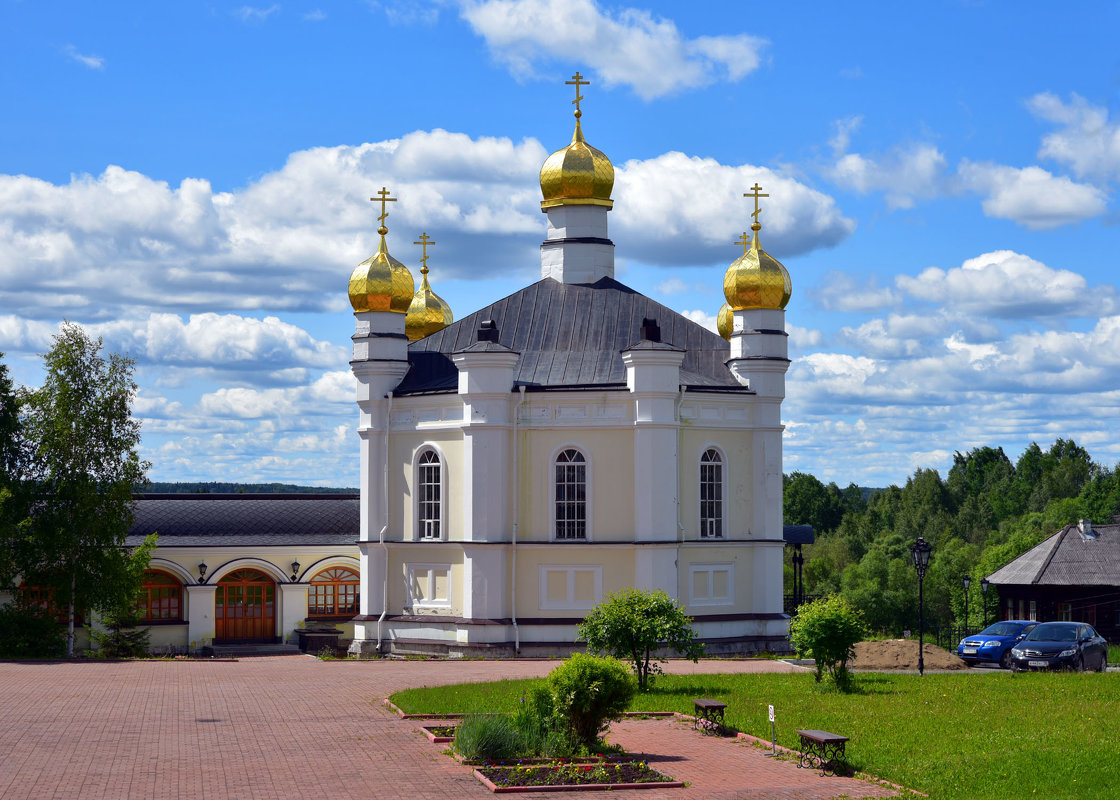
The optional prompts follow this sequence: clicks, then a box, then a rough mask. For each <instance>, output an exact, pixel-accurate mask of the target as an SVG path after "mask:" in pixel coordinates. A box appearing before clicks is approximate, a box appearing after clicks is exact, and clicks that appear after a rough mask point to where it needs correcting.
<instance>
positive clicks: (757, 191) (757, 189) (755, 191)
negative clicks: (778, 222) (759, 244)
mask: <svg viewBox="0 0 1120 800" xmlns="http://www.w3.org/2000/svg"><path fill="white" fill-rule="evenodd" d="M761 192H762V187H761V186H759V185H758V182H757V181H756V182H755V184H754V186H752V187H751V190H750V191H749V192H746V193H745V194H744V195H743V197H753V198H754V213H753V214H751V216H752V217H754V224H755V225H757V224H758V214H759V211H760V209H759V207H758V198H760V197H769V196H770V195H768V194H762V193H761ZM745 235H746V234H744V236H745Z"/></svg>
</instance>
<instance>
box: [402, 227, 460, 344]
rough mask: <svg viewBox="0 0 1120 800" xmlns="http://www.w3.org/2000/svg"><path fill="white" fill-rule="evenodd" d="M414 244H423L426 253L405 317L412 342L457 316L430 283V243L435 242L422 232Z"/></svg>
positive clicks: (449, 322)
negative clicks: (418, 286)
mask: <svg viewBox="0 0 1120 800" xmlns="http://www.w3.org/2000/svg"><path fill="white" fill-rule="evenodd" d="M413 244H419V245H423V247H424V255H423V256H422V258H421V260H420V288H419V289H417V290H416V294H414V295H413V296H412V303H411V304H410V305H409V307H408V314H407V315H406V316H405V318H404V332H405V335H407V336H408V340H409V341H410V342H415V341H416V340H418V339H423V338H424V337H425V336H431V335H432V334H433V333H435V332H436V331H440V330H443V329H444V328H446V327H447V326H448V325H450V324H451V323H452V322H454V321H455V317H454V316H452V314H451V306H449V305H447V301H445V300H444V299H443V298H442V297H440V296H439V295H438V294H436V293H435V292H433V291H432V286H431V284H429V283H428V245H430V244H435V242H433V241H432V240H431V239H429V238H428V234H426V233H422V234H420V241H418V242H413Z"/></svg>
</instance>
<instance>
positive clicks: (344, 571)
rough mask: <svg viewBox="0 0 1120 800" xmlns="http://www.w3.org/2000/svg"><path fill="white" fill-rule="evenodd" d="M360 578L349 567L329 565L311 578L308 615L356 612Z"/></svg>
mask: <svg viewBox="0 0 1120 800" xmlns="http://www.w3.org/2000/svg"><path fill="white" fill-rule="evenodd" d="M360 585H361V579H360V578H359V577H358V573H357V572H355V571H354V570H352V569H350V568H349V567H329V568H327V569H325V570H323V571H322V572H320V573H319V574H318V575H316V576H315V577H314V578H312V579H311V588H310V590H309V591H308V593H307V616H308V617H318V618H323V617H344V618H349V617H353V616H354V615H356V614H357V613H358V587H359V586H360Z"/></svg>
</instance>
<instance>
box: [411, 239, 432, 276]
mask: <svg viewBox="0 0 1120 800" xmlns="http://www.w3.org/2000/svg"><path fill="white" fill-rule="evenodd" d="M413 244H418V245H420V246H421V247H423V253H424V254H423V255H422V256H420V271H421V272H424V273H427V271H428V245H430V244H435V242H433V241H432V240H431V239H430V238H429V237H428V234H426V233H422V234H420V241H418V242H413Z"/></svg>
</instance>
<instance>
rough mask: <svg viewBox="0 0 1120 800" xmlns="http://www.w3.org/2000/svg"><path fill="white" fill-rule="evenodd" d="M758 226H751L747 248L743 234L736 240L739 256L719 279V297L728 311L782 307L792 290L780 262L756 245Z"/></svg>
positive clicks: (784, 305)
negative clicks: (749, 241)
mask: <svg viewBox="0 0 1120 800" xmlns="http://www.w3.org/2000/svg"><path fill="white" fill-rule="evenodd" d="M761 227H762V226H760V225H759V224H758V223H757V222H756V223H755V224H754V225H752V226H751V228H752V229H753V230H754V237H753V238H752V239H751V245H750V247H749V248H748V247H747V235H746V234H745V233H744V234H743V238H742V239H741V240H740V241H741V242H742V244H743V255H741V256H739V257H738V258H737V259H735V260H734V261H733V262H731V266H730V267H728V268H727V274H725V275H724V276H723V296H724V297H725V298H727V305H729V306H730V307H731V310H732V311H742V310H743V309H747V308H775V309H781V308H785V307H786V303H788V302H789V297H790V293H791V292H792V291H793V285H792V284H791V283H790V280H789V272H787V271H786V268H785V267H784V266H782V262H780V261H778V259H776V258H774V257H773V256H772V255H770V254H769V253H767V252H766V251H765V250H763V249H762V248H761V247H759V246H758V231H759V228H761Z"/></svg>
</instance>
